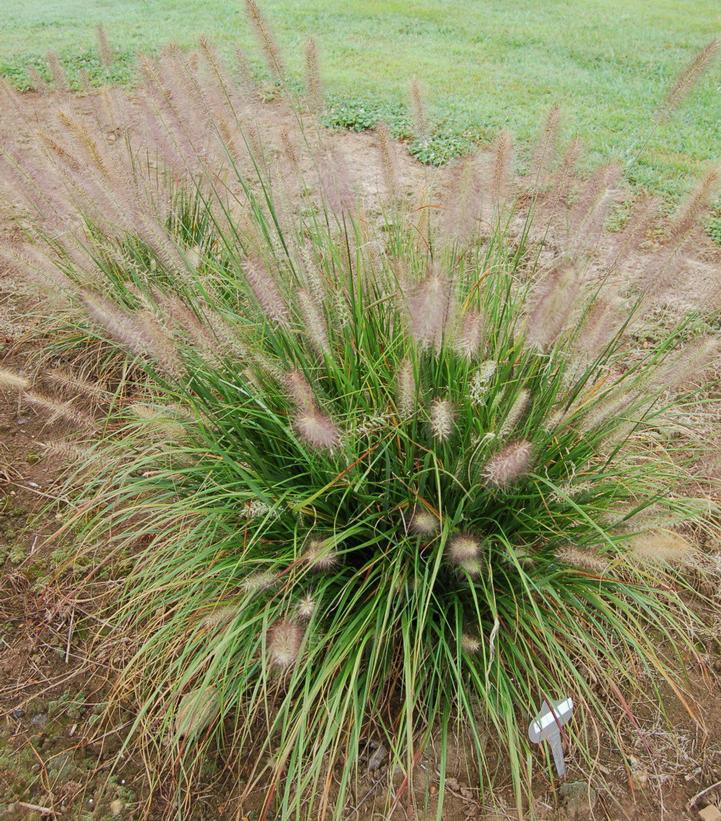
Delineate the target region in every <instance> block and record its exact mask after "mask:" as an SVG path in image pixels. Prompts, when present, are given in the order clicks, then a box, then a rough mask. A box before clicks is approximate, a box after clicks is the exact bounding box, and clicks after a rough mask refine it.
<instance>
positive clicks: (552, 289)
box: [526, 265, 581, 351]
mask: <svg viewBox="0 0 721 821" xmlns="http://www.w3.org/2000/svg"><path fill="white" fill-rule="evenodd" d="M580 286H581V282H580V278H579V276H578V274H577V272H576V271H574V270H573V268H571V267H570V266H567V265H564V266H559V267H557V268H554V270H553V271H551V272H550V273H549V274H548V275H547V277H546V278H545V279H544V280H543V281H542V282H540V283H539V285H538V286H537V287H536V289H535V294H534V305H533V308H532V309H531V312H530V314H529V316H528V321H527V326H526V327H527V331H526V333H527V341H528V344H529V345H530V346H531V347H533V348H537V349H538V350H539V351H545V350H547V349H548V348H549V347H550V346H551V345H552V344H553V343H554V342H555V341H556V339H557V338H558V336H559V334H561V333H562V332H563V330H564V328H565V327H566V326H567V324H568V322H569V320H570V318H571V312H572V310H573V308H574V307H575V304H576V296H577V295H578V292H579V289H580Z"/></svg>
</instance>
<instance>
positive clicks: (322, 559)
mask: <svg viewBox="0 0 721 821" xmlns="http://www.w3.org/2000/svg"><path fill="white" fill-rule="evenodd" d="M303 559H304V560H305V561H306V562H307V564H308V565H309V567H310V568H311V569H312V570H330V568H331V567H333V566H334V565H335V564H337V563H338V554H337V552H336V549H335V548H334V547H333V545H331V544H329V543H328V542H327V541H325V540H323V539H311V541H310V542H309V543H308V548H307V549H306V551H305V553H304V554H303Z"/></svg>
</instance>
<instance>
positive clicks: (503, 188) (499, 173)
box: [491, 131, 513, 208]
mask: <svg viewBox="0 0 721 821" xmlns="http://www.w3.org/2000/svg"><path fill="white" fill-rule="evenodd" d="M494 154H495V156H494V159H493V178H492V181H491V191H492V194H493V200H494V203H495V205H496V207H497V208H500V207H501V205H502V204H503V202H504V200H505V198H506V193H507V190H508V188H509V185H510V180H511V173H512V170H513V138H512V137H511V135H510V133H509V132H508V131H502V132H501V133H500V134H499V135H498V138H497V139H496V144H495V147H494Z"/></svg>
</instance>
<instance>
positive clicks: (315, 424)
mask: <svg viewBox="0 0 721 821" xmlns="http://www.w3.org/2000/svg"><path fill="white" fill-rule="evenodd" d="M295 429H296V431H297V432H298V435H299V436H300V438H301V439H303V441H304V442H306V443H307V444H308V445H310V446H311V447H313V448H317V449H318V450H333V449H334V448H335V447H337V446H338V445H339V444H340V431H339V430H338V428H337V427H336V425H335V424H334V423H333V421H332V420H331V418H330V417H329V416H326V415H325V414H324V413H321V412H320V411H319V410H318V409H317V408H314V409H312V410H304V411H302V412H301V413H299V414H298V415H297V416H296V417H295Z"/></svg>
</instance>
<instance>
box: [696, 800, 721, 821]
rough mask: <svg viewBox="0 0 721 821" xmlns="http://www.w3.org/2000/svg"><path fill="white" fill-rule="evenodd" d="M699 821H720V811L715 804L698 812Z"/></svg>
mask: <svg viewBox="0 0 721 821" xmlns="http://www.w3.org/2000/svg"><path fill="white" fill-rule="evenodd" d="M698 817H699V818H700V819H701V821H721V810H719V808H718V807H717V806H716V805H715V804H709V805H708V806H707V807H704V808H703V809H702V810H699V811H698Z"/></svg>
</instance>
